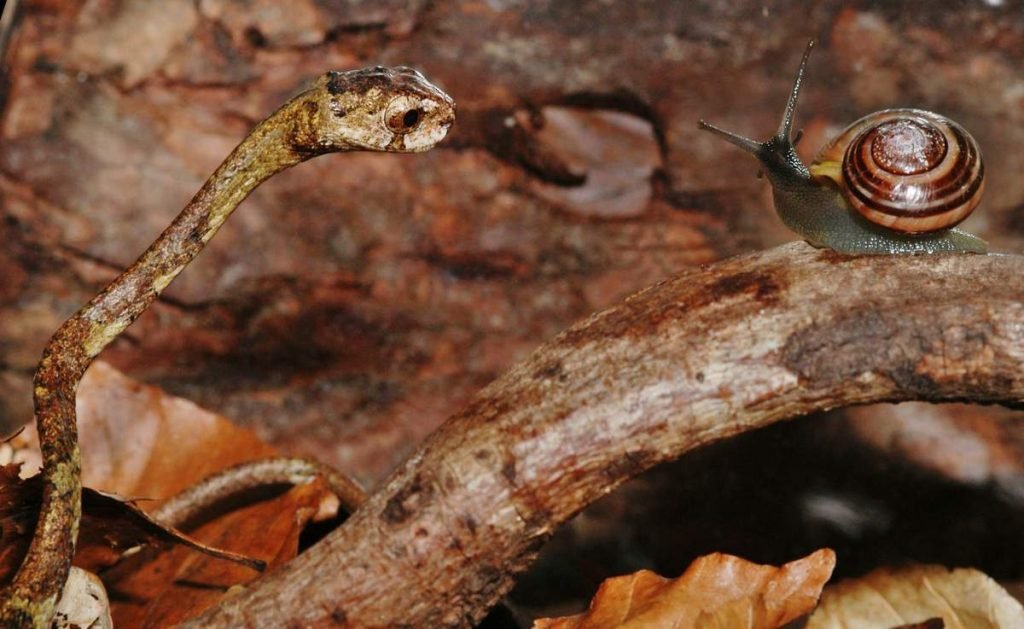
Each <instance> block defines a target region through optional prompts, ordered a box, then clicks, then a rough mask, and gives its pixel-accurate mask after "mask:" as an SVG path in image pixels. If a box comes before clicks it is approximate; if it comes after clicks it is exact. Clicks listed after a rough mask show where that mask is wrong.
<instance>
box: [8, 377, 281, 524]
mask: <svg viewBox="0 0 1024 629" xmlns="http://www.w3.org/2000/svg"><path fill="white" fill-rule="evenodd" d="M77 402H78V404H77V408H78V432H79V440H80V442H81V449H82V480H83V483H84V484H85V485H86V486H88V487H92V488H94V489H99V490H102V491H106V492H110V493H114V494H118V495H119V496H125V497H128V498H141V499H159V498H166V497H168V496H170V495H172V494H174V493H176V492H178V491H181V490H182V489H184V488H185V487H188V486H189V485H192V484H193V483H195V482H196V481H198V480H200V479H202V478H205V477H207V476H209V475H211V474H213V473H214V472H217V471H219V470H221V469H224V468H225V467H229V466H231V465H234V464H236V463H242V462H244V461H251V460H254V459H259V458H263V457H267V456H272V455H274V454H275V450H274V449H273V448H271V447H270V446H268V445H267V444H265V443H263V442H262V441H260V440H259V438H257V437H256V435H254V434H253V433H252V432H250V431H248V430H244V429H242V428H239V427H237V426H235V425H234V424H232V423H231V422H230V421H228V420H227V419H225V418H223V417H221V416H219V415H216V414H214V413H211V412H209V411H206V410H203V409H201V408H199V407H198V406H196V405H195V404H193V403H192V402H189V401H188V400H184V399H182V398H178V397H174V396H170V395H167V394H166V393H164V392H163V391H161V390H160V389H158V388H156V387H152V386H146V385H143V384H140V383H139V382H136V381H135V380H132V379H131V378H128V377H127V376H125V375H124V374H122V373H121V372H119V371H117V370H116V369H114V368H113V367H111V366H110V365H108V364H107V363H104V362H102V361H97V362H96V363H94V364H93V365H92V367H90V368H89V371H87V372H86V374H85V378H83V379H82V383H81V385H80V386H79V389H78V400H77ZM24 439H25V440H26V442H27V444H28V445H29V447H31V448H32V452H33V453H34V456H32V457H27V458H26V468H28V469H29V470H31V469H32V468H33V467H38V465H39V455H38V438H37V437H36V432H35V429H34V427H29V428H28V429H26V431H25V433H24ZM140 504H141V506H142V507H144V508H149V507H150V506H152V503H149V502H142V503H140Z"/></svg>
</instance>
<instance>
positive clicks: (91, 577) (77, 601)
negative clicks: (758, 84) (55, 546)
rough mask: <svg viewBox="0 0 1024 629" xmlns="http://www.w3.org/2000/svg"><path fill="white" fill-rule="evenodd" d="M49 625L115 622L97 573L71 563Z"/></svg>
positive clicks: (83, 628) (89, 627)
mask: <svg viewBox="0 0 1024 629" xmlns="http://www.w3.org/2000/svg"><path fill="white" fill-rule="evenodd" d="M51 626H52V627H54V628H55V629H110V628H111V627H113V626H114V621H113V620H112V619H111V618H110V601H108V600H107V591H106V590H105V589H104V588H103V582H102V581H100V579H99V577H97V576H96V575H95V574H93V573H91V572H89V571H87V570H82V569H81V568H76V567H74V566H72V567H71V574H69V575H68V581H67V584H66V585H65V586H64V594H63V595H61V597H60V600H59V601H58V602H57V609H56V611H55V612H54V614H53V624H52V625H51Z"/></svg>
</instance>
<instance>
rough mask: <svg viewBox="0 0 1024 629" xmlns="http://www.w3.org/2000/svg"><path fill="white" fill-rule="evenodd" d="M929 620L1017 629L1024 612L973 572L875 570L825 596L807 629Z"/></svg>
mask: <svg viewBox="0 0 1024 629" xmlns="http://www.w3.org/2000/svg"><path fill="white" fill-rule="evenodd" d="M934 618H941V619H942V621H943V623H944V625H945V626H947V627H1020V626H1024V608H1022V607H1021V604H1020V603H1019V602H1017V601H1016V600H1015V599H1014V598H1013V597H1012V596H1010V595H1009V594H1007V592H1006V590H1004V589H1003V588H1001V587H1000V586H999V584H997V583H996V582H995V581H993V580H992V579H991V578H990V577H988V576H987V575H985V574H983V573H982V572H979V571H977V570H974V569H973V568H958V569H955V570H949V569H948V568H944V567H942V566H913V567H910V568H905V569H901V570H890V569H880V570H875V571H874V572H872V573H870V574H868V575H866V576H864V577H861V578H859V579H853V580H848V581H843V582H841V583H838V584H836V585H833V586H831V587H829V588H828V589H827V590H825V593H824V594H823V595H822V597H821V604H820V605H819V606H818V609H816V610H815V611H814V613H813V614H812V615H811V617H810V619H809V621H808V623H807V629H828V628H831V627H837V628H839V627H895V626H900V625H908V624H918V623H924V622H926V621H931V620H932V619H934ZM928 626H933V625H928Z"/></svg>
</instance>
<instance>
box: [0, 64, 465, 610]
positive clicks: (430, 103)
mask: <svg viewBox="0 0 1024 629" xmlns="http://www.w3.org/2000/svg"><path fill="white" fill-rule="evenodd" d="M454 120H455V103H454V102H453V101H452V99H451V98H450V97H449V96H448V95H447V94H445V93H444V92H442V91H441V90H440V89H438V88H437V87H435V86H434V85H432V84H431V83H429V82H428V81H427V80H426V79H425V78H423V76H422V75H420V74H419V73H418V72H416V71H414V70H411V69H408V68H382V67H376V68H369V69H365V70H357V71H352V72H329V73H327V74H325V75H323V76H322V77H321V78H320V79H318V80H317V81H316V82H315V83H314V84H313V86H312V87H310V88H309V89H308V90H307V91H305V92H303V93H301V94H299V95H298V96H296V97H295V98H293V99H292V100H290V101H288V102H287V103H285V104H284V105H283V106H282V107H281V108H280V109H278V110H277V111H276V112H274V113H273V114H271V115H270V116H269V117H268V118H266V119H265V120H263V121H262V122H261V123H259V124H258V125H257V126H256V127H255V128H254V129H253V130H252V131H251V132H250V133H249V135H248V136H247V137H246V138H245V139H244V140H243V141H242V143H241V144H239V145H238V146H237V147H236V148H235V150H234V151H232V152H231V154H230V155H229V156H228V157H227V159H226V160H224V163H222V164H221V165H220V167H219V168H217V170H216V171H215V172H214V173H213V175H211V176H210V178H209V179H208V180H207V181H206V183H205V184H203V187H202V188H200V190H199V192H197V193H196V195H195V197H193V198H192V200H191V201H190V202H189V204H188V205H186V206H185V208H184V209H183V210H182V211H181V213H180V214H179V215H178V216H177V218H175V219H174V221H173V222H172V223H171V224H170V226H169V227H167V229H166V230H165V231H164V232H163V233H162V234H161V235H160V237H159V238H157V240H156V241H155V242H154V243H153V244H152V245H150V247H149V248H148V249H147V250H146V251H145V253H143V254H142V255H141V256H140V257H139V259H138V260H136V261H135V262H134V263H133V264H132V265H131V266H130V267H129V268H128V269H127V270H126V271H125V272H124V273H122V274H121V275H120V276H119V277H118V278H117V279H115V280H114V281H113V282H111V283H110V284H109V285H108V286H107V287H106V288H104V289H103V290H102V291H101V292H100V293H99V294H98V295H96V297H94V298H93V299H92V300H91V301H90V302H89V303H88V304H86V305H85V306H84V307H83V308H82V309H81V310H79V311H78V313H76V314H75V315H74V316H73V317H71V318H70V319H68V320H67V321H66V322H65V323H64V324H63V325H62V326H61V327H60V329H59V330H57V332H56V333H55V334H54V335H53V338H51V339H50V341H49V343H48V344H47V346H46V349H45V350H44V351H43V356H42V359H41V361H40V363H39V367H38V368H37V370H36V375H35V389H34V396H35V419H36V425H37V427H38V430H39V440H40V445H41V449H42V454H43V471H42V474H43V479H44V484H43V487H44V488H43V498H42V507H41V510H40V515H39V522H38V524H37V525H36V530H35V534H34V536H33V538H32V543H31V545H30V547H29V550H28V554H27V555H26V557H25V560H24V562H23V563H22V565H21V567H20V568H19V569H18V572H17V574H16V575H15V577H14V580H13V582H12V583H11V584H10V585H9V586H8V587H7V588H5V589H4V590H3V591H2V592H0V597H2V600H0V623H2V625H3V626H4V627H45V626H47V625H48V623H49V620H50V617H51V616H52V614H53V610H54V607H55V605H56V602H57V599H58V598H59V596H60V593H61V589H62V588H63V584H64V582H65V580H66V579H67V575H68V570H69V568H70V565H71V557H72V555H73V553H74V548H75V541H76V539H77V537H78V522H79V518H80V516H81V496H82V484H81V463H80V461H79V451H78V431H77V428H76V420H75V393H76V391H77V388H78V383H79V381H80V380H81V378H82V375H83V374H84V373H85V370H86V368H87V367H88V366H89V364H90V363H91V362H92V360H93V358H95V357H96V355H97V354H99V353H100V351H101V350H102V349H103V348H104V347H106V346H107V344H108V343H110V342H111V341H112V340H113V339H114V338H115V337H116V336H117V335H118V334H120V333H121V332H122V331H124V329H125V328H127V327H128V326H129V325H130V324H131V323H132V322H133V321H135V319H136V318H137V317H138V316H139V315H140V314H142V312H143V311H144V310H145V309H146V308H147V307H148V306H149V305H150V304H151V303H152V302H153V300H154V299H156V297H157V296H158V295H159V294H160V293H161V291H163V290H164V289H165V288H166V287H167V285H168V284H170V282H171V281H172V280H173V279H174V278H175V277H177V275H178V273H180V272H181V271H182V269H184V268H185V266H187V265H188V264H189V263H190V262H191V261H192V259H193V258H195V256H196V255H197V254H198V253H199V251H200V250H201V249H202V248H203V246H204V245H206V243H207V242H209V240H210V239H211V238H212V237H213V235H214V234H215V233H216V232H217V230H218V229H219V228H220V226H221V225H222V224H223V223H224V221H225V220H226V219H227V217H228V216H229V215H230V214H231V212H232V211H233V210H234V209H235V208H236V207H237V206H238V204H239V203H241V202H242V200H243V199H244V198H245V197H246V196H247V195H248V194H249V193H250V192H252V190H253V189H255V188H256V187H257V186H258V185H259V184H260V183H262V182H263V181H265V180H266V179H268V178H269V177H271V176H273V175H274V174H276V173H279V172H281V171H282V170H285V169H287V168H290V167H292V166H295V165H296V164H298V163H300V162H302V161H305V160H307V159H309V158H311V157H315V156H317V155H323V154H324V153H332V152H336V151H352V150H368V151H388V152H419V151H426V150H428V149H430V148H432V147H433V146H434V145H435V144H437V143H438V142H440V141H441V140H442V139H443V138H444V137H445V135H446V134H447V132H448V129H449V128H450V127H451V125H452V124H453V123H454Z"/></svg>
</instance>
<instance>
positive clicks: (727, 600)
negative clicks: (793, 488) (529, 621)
mask: <svg viewBox="0 0 1024 629" xmlns="http://www.w3.org/2000/svg"><path fill="white" fill-rule="evenodd" d="M835 561H836V560H835V553H834V552H832V551H831V550H829V549H827V548H826V549H822V550H819V551H817V552H814V553H812V554H810V555H808V556H807V557H804V558H803V559H798V560H796V561H793V562H790V563H788V564H786V565H784V566H782V567H780V568H775V567H773V566H762V565H759V564H755V563H751V562H749V561H746V560H743V559H740V558H739V557H733V556H731V555H724V554H721V553H714V554H711V555H706V556H704V557H701V558H699V559H697V560H696V561H694V562H693V563H692V564H690V567H689V568H687V569H686V572H684V573H683V575H682V576H680V577H679V578H678V579H675V580H674V581H673V580H670V579H666V578H664V577H660V576H658V575H656V574H654V573H653V572H650V571H647V570H641V571H639V572H636V573H634V574H631V575H626V576H622V577H615V578H612V579H608V580H606V581H605V582H604V583H603V584H602V585H601V587H600V589H598V591H597V594H596V595H595V596H594V600H593V601H591V603H590V609H589V610H588V611H587V612H586V613H584V614H579V615H577V616H569V617H565V618H555V619H541V620H537V621H536V622H535V623H534V629H599V628H602V627H661V626H669V627H706V628H710V627H723V628H724V627H750V628H754V627H779V626H781V625H784V624H786V623H787V622H790V621H791V620H794V619H796V618H799V617H800V616H802V615H804V614H806V613H808V612H810V611H811V610H812V609H813V608H814V605H815V603H816V602H817V600H818V595H819V594H820V593H821V588H822V587H824V585H825V582H826V581H828V578H829V576H831V574H832V569H833V568H834V567H835Z"/></svg>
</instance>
